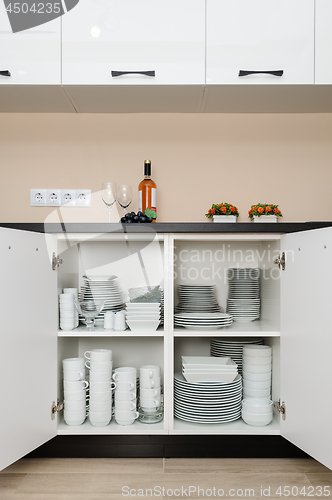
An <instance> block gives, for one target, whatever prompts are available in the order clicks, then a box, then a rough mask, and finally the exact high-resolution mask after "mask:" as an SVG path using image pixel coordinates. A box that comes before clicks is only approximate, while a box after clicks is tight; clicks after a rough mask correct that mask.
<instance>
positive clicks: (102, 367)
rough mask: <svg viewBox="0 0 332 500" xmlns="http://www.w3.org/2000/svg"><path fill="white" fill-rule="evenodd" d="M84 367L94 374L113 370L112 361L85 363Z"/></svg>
mask: <svg viewBox="0 0 332 500" xmlns="http://www.w3.org/2000/svg"><path fill="white" fill-rule="evenodd" d="M85 366H86V367H87V368H88V369H89V370H91V371H94V372H111V371H112V368H113V362H112V361H86V362H85Z"/></svg>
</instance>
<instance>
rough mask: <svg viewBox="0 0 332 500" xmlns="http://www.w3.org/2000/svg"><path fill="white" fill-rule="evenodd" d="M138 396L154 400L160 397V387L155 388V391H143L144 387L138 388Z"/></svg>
mask: <svg viewBox="0 0 332 500" xmlns="http://www.w3.org/2000/svg"><path fill="white" fill-rule="evenodd" d="M139 395H140V397H141V398H155V397H158V396H160V387H156V388H155V389H144V387H140V389H139Z"/></svg>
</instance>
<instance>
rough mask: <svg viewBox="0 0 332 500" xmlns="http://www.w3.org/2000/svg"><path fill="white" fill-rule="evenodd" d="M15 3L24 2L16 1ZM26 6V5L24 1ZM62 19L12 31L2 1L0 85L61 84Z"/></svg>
mask: <svg viewBox="0 0 332 500" xmlns="http://www.w3.org/2000/svg"><path fill="white" fill-rule="evenodd" d="M15 5H21V3H19V4H15ZM25 5H27V4H25ZM60 27H61V18H60V17H58V18H56V19H54V20H53V21H49V22H48V23H46V24H42V25H40V26H36V27H34V28H30V29H27V30H25V31H19V32H17V33H13V32H12V28H11V25H10V22H9V18H8V16H7V12H6V9H5V6H4V3H3V2H1V4H0V71H5V70H8V71H9V72H10V74H11V76H9V77H8V76H3V75H0V85H16V84H35V85H52V84H53V85H59V84H60V83H61V28H60Z"/></svg>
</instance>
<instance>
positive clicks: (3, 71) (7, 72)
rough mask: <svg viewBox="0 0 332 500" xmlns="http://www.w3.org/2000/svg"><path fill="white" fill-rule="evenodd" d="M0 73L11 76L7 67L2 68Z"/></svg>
mask: <svg viewBox="0 0 332 500" xmlns="http://www.w3.org/2000/svg"><path fill="white" fill-rule="evenodd" d="M0 75H1V76H12V75H11V72H10V71H8V69H4V70H2V71H0Z"/></svg>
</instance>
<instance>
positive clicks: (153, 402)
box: [139, 398, 160, 408]
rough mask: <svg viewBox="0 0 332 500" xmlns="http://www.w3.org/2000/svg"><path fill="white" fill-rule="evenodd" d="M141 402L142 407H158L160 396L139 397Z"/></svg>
mask: <svg viewBox="0 0 332 500" xmlns="http://www.w3.org/2000/svg"><path fill="white" fill-rule="evenodd" d="M139 404H140V406H141V407H142V408H158V407H159V406H160V398H139Z"/></svg>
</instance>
